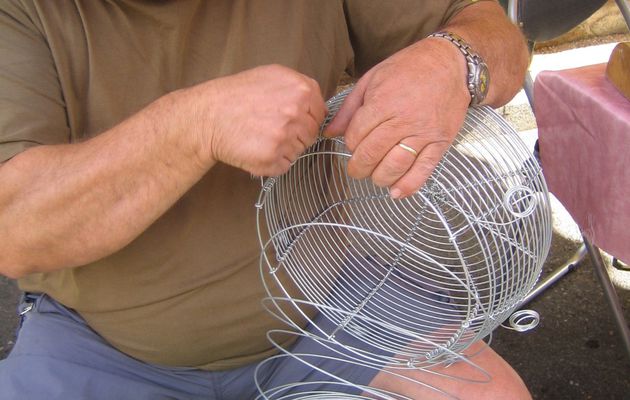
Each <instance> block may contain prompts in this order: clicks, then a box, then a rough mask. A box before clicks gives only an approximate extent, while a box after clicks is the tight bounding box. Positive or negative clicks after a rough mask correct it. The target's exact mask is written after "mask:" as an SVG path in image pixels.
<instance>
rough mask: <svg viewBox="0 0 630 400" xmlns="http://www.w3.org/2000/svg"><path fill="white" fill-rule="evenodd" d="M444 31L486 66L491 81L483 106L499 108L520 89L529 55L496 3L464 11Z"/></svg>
mask: <svg viewBox="0 0 630 400" xmlns="http://www.w3.org/2000/svg"><path fill="white" fill-rule="evenodd" d="M444 30H446V31H449V32H453V33H455V34H457V35H459V36H461V37H462V38H463V39H464V40H466V42H468V43H469V44H470V45H471V47H472V48H473V49H474V50H475V51H476V52H477V53H479V54H480V55H481V57H482V58H483V59H484V61H485V62H486V64H487V65H488V69H489V71H490V79H491V81H490V88H489V92H488V95H487V97H486V100H485V101H484V103H483V104H489V105H491V106H494V107H499V106H501V105H503V104H505V103H507V102H508V101H509V100H510V99H511V98H512V97H514V95H515V94H516V93H517V92H518V90H519V89H520V88H521V87H522V84H523V80H522V79H523V77H524V74H525V71H526V69H527V65H528V63H529V54H528V52H527V46H526V43H525V41H524V38H523V36H522V34H521V33H520V31H519V30H518V28H517V27H516V26H515V25H514V24H512V23H511V22H510V21H509V20H508V19H507V18H506V17H505V14H504V12H503V10H502V8H501V7H500V6H499V4H498V3H497V2H494V1H482V2H479V3H476V4H473V5H471V6H469V7H466V8H464V9H463V10H462V11H461V12H460V13H459V14H457V15H456V16H455V17H453V18H452V19H451V20H450V21H449V23H448V25H447V26H446V27H445V28H444ZM436 40H439V39H436ZM460 57H461V56H460Z"/></svg>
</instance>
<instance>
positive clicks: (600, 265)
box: [584, 237, 630, 357]
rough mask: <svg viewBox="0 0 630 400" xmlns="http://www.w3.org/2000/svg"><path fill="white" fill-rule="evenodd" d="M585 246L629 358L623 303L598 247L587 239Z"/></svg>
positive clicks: (627, 332)
mask: <svg viewBox="0 0 630 400" xmlns="http://www.w3.org/2000/svg"><path fill="white" fill-rule="evenodd" d="M584 244H585V245H586V249H587V250H588V254H589V255H590V256H591V261H592V262H593V267H594V268H595V272H596V273H597V278H599V282H600V283H601V285H602V288H603V289H604V295H605V296H606V299H607V300H608V304H609V306H610V309H611V310H612V313H613V316H614V318H615V322H616V323H617V328H618V329H619V334H620V335H621V339H622V340H623V344H624V346H625V348H626V352H627V353H628V357H630V329H628V324H627V323H626V319H625V318H624V315H623V310H622V308H621V303H619V297H617V293H616V292H615V288H614V286H613V285H612V283H611V282H610V277H609V276H608V272H606V267H605V266H604V261H603V260H602V255H601V253H600V252H599V249H598V248H597V246H595V245H593V244H592V243H591V242H590V241H589V240H588V239H587V238H586V237H584Z"/></svg>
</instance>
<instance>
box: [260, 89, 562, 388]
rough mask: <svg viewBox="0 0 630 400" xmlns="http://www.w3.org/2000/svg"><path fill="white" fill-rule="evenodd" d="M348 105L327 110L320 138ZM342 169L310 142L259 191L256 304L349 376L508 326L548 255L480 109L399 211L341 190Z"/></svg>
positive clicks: (516, 168)
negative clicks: (342, 363) (328, 353)
mask: <svg viewBox="0 0 630 400" xmlns="http://www.w3.org/2000/svg"><path fill="white" fill-rule="evenodd" d="M347 93H348V91H346V92H342V93H341V94H339V95H337V96H336V97H334V98H333V99H331V100H330V101H329V102H328V107H329V110H330V114H329V116H328V119H327V120H326V121H325V123H324V126H325V125H326V124H327V123H328V122H329V121H330V120H331V119H332V117H334V115H335V113H336V112H337V110H338V109H339V107H340V105H341V103H342V102H343V99H344V98H345V96H346V95H347ZM324 126H323V127H324ZM323 127H322V129H323ZM350 156H351V154H350V152H349V151H348V150H347V148H346V147H345V145H344V142H343V140H342V139H339V138H336V139H325V138H320V139H319V140H318V141H317V143H315V144H314V145H313V146H312V147H310V148H309V149H308V150H307V151H306V152H305V153H304V154H303V155H302V156H301V157H300V158H299V159H298V160H297V161H296V162H295V163H294V165H293V166H292V167H291V168H290V170H289V171H288V172H287V173H286V174H284V175H282V176H279V177H274V178H268V179H266V180H265V182H264V183H263V188H262V191H261V194H260V198H259V201H258V203H257V208H258V222H259V225H258V233H259V238H260V244H261V249H262V253H261V264H260V265H261V276H262V279H263V282H264V284H265V286H266V288H267V292H268V297H267V298H266V299H265V301H264V304H265V306H266V307H267V308H268V309H269V311H270V312H272V313H273V314H274V315H276V316H277V317H278V318H280V319H282V320H283V321H284V322H286V323H287V324H288V326H290V327H291V329H292V330H293V331H294V332H296V333H297V334H299V335H306V336H308V337H312V338H315V339H316V340H319V341H321V342H322V343H330V344H332V345H333V347H334V348H336V349H343V350H336V351H337V352H338V353H339V357H340V358H343V359H347V360H352V362H357V363H359V364H361V365H365V366H368V367H372V368H377V367H382V366H383V365H388V366H390V367H392V368H400V369H405V368H426V367H428V366H431V365H434V364H436V363H443V362H452V361H453V360H454V359H456V358H457V357H458V355H460V354H461V353H462V352H463V351H464V350H465V349H466V348H468V347H469V346H470V345H471V344H472V343H474V342H475V341H477V340H479V339H482V338H484V337H486V336H488V335H489V334H490V333H491V332H492V331H493V330H494V329H495V328H496V327H497V326H498V325H499V324H501V323H502V322H503V321H504V320H505V319H507V318H508V317H509V316H510V315H511V313H512V312H513V311H514V310H515V308H516V307H517V306H518V305H519V303H520V302H521V300H522V299H523V298H524V297H525V296H526V295H527V293H528V292H529V291H530V290H531V289H532V288H533V286H534V284H535V283H536V281H537V279H538V277H539V275H540V272H541V269H542V265H543V262H544V260H545V258H546V257H547V253H548V250H549V246H550V242H551V213H550V206H549V197H548V191H547V187H546V184H545V182H544V179H543V176H542V173H541V168H540V166H539V164H538V163H537V162H536V160H534V159H533V157H532V154H531V152H530V151H528V149H527V148H526V146H525V144H524V143H523V142H522V141H521V139H520V138H519V137H518V134H517V133H516V132H515V131H514V130H513V129H512V128H511V127H510V126H509V125H508V124H507V123H506V122H505V121H504V120H503V119H502V118H501V117H500V116H499V115H498V114H496V113H495V112H494V111H493V110H492V109H491V108H489V107H479V108H470V109H469V111H468V114H467V116H466V119H465V122H464V125H463V127H462V128H461V130H460V132H459V135H458V136H457V138H456V139H455V141H454V143H453V145H452V146H451V148H450V149H449V151H448V152H447V153H446V155H445V156H444V157H443V159H442V160H441V162H440V163H439V165H438V166H437V168H436V169H435V171H434V172H433V174H432V175H431V177H430V178H429V179H428V180H427V182H426V183H425V184H424V186H423V187H422V188H421V190H420V191H418V192H417V193H416V194H414V195H412V196H410V197H408V198H405V199H399V200H393V199H391V198H390V196H389V193H388V190H387V189H386V188H380V187H377V186H375V185H374V184H373V183H372V182H371V180H370V179H361V180H356V179H353V178H350V177H349V176H348V174H347V162H348V160H349V158H350ZM306 326H308V330H307V329H306ZM265 398H267V397H265ZM269 398H273V397H269ZM288 398H293V397H288ZM301 398H305V399H306V398H309V397H301Z"/></svg>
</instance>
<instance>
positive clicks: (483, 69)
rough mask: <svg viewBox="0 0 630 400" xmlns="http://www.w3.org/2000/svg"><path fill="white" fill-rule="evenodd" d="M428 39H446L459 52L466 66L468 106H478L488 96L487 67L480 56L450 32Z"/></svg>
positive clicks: (488, 74) (440, 33)
mask: <svg viewBox="0 0 630 400" xmlns="http://www.w3.org/2000/svg"><path fill="white" fill-rule="evenodd" d="M428 37H437V38H442V39H446V40H448V41H449V42H451V43H453V44H454V45H455V46H457V48H458V49H459V51H461V52H462V54H463V55H464V57H466V64H467V65H468V75H467V76H466V78H467V80H468V91H469V92H470V105H471V106H476V105H478V104H480V103H481V102H482V101H483V100H484V99H485V98H486V95H487V94H488V87H489V86H490V73H489V72H488V66H487V65H486V63H485V62H484V61H483V59H482V58H481V56H480V55H479V54H477V53H475V52H474V51H473V50H472V48H471V47H470V45H469V44H468V43H466V42H465V41H464V39H462V38H461V37H459V36H458V35H456V34H454V33H451V32H435V33H432V34H430V35H429V36H428Z"/></svg>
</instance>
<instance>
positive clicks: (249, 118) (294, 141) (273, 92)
mask: <svg viewBox="0 0 630 400" xmlns="http://www.w3.org/2000/svg"><path fill="white" fill-rule="evenodd" d="M190 90H191V91H192V93H193V94H194V96H193V97H194V101H193V106H192V108H193V110H194V113H195V115H196V118H195V119H194V120H193V121H194V122H197V123H198V124H193V125H192V127H193V129H195V132H196V133H197V134H198V135H199V137H200V142H199V143H200V146H201V148H202V152H203V153H204V154H205V156H206V157H208V158H210V159H212V160H213V161H221V162H224V163H226V164H230V165H232V166H234V167H237V168H241V169H243V170H246V171H248V172H250V173H252V174H254V175H258V176H275V175H280V174H282V173H284V172H286V171H287V170H288V169H289V167H290V166H291V163H292V162H293V161H295V160H296V159H297V158H298V156H299V155H300V154H302V153H303V152H304V150H305V149H306V148H307V147H309V146H310V145H312V144H313V143H314V142H315V140H316V139H317V135H318V133H319V127H320V125H321V123H322V121H323V120H324V117H325V116H326V104H325V102H324V99H323V98H322V95H321V93H320V89H319V85H318V84H317V82H316V81H315V80H313V79H311V78H309V77H307V76H305V75H302V74H300V73H298V72H296V71H294V70H292V69H289V68H285V67H282V66H279V65H268V66H263V67H258V68H254V69H251V70H248V71H245V72H241V73H239V74H236V75H231V76H228V77H225V78H220V79H216V80H214V81H210V82H207V83H206V84H202V85H199V86H196V87H194V88H191V89H190Z"/></svg>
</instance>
